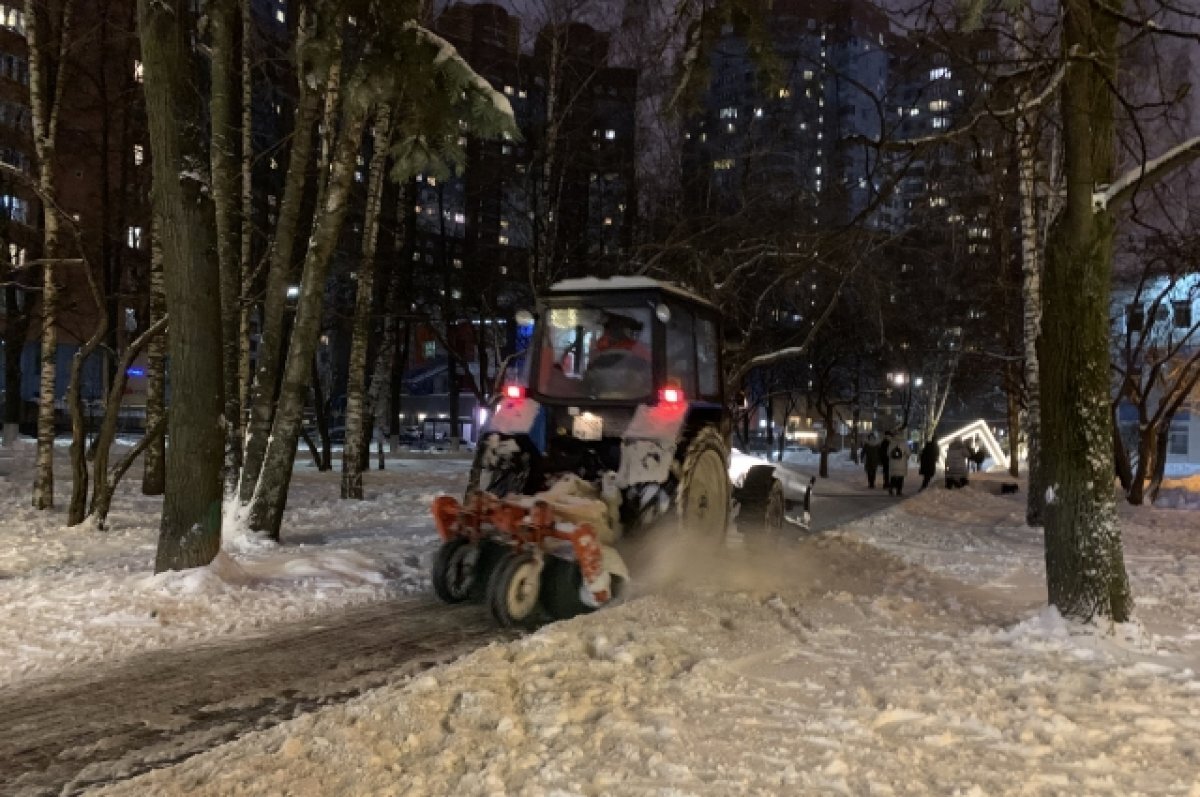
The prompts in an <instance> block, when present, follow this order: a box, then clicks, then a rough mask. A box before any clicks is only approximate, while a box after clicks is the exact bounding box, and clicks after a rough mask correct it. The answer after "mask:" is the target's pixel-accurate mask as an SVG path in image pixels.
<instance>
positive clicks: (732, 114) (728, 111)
mask: <svg viewBox="0 0 1200 797" xmlns="http://www.w3.org/2000/svg"><path fill="white" fill-rule="evenodd" d="M721 118H722V119H737V108H722V109H721Z"/></svg>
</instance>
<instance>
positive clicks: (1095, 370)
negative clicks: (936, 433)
mask: <svg viewBox="0 0 1200 797" xmlns="http://www.w3.org/2000/svg"><path fill="white" fill-rule="evenodd" d="M1116 26H1117V23H1116V22H1115V21H1114V20H1112V19H1111V18H1109V17H1107V16H1106V15H1104V14H1103V13H1101V12H1100V11H1098V10H1095V9H1094V7H1093V6H1092V5H1091V4H1090V3H1089V2H1088V1H1087V0H1064V2H1063V48H1062V49H1063V51H1064V52H1070V51H1072V49H1074V48H1079V49H1080V50H1082V51H1084V52H1088V53H1093V54H1095V55H1094V56H1093V59H1094V60H1091V61H1082V60H1081V61H1075V62H1073V63H1071V64H1070V65H1069V67H1068V72H1067V76H1066V79H1065V81H1064V84H1063V89H1062V98H1063V99H1062V102H1063V141H1064V147H1065V150H1064V151H1065V168H1066V181H1067V198H1066V204H1065V207H1064V210H1063V215H1062V217H1061V218H1060V219H1059V220H1058V222H1056V223H1055V225H1054V226H1053V227H1052V228H1051V231H1050V237H1049V241H1048V246H1047V261H1046V274H1045V285H1044V295H1043V301H1044V305H1043V311H1044V315H1043V319H1042V320H1043V328H1042V337H1041V345H1040V347H1039V350H1038V355H1039V357H1038V361H1039V363H1040V364H1041V368H1042V372H1041V377H1042V382H1041V389H1042V402H1041V406H1042V412H1043V428H1042V442H1043V443H1044V448H1043V449H1042V454H1043V457H1044V458H1043V462H1042V465H1043V466H1044V468H1045V470H1044V474H1045V476H1046V480H1047V483H1048V484H1049V485H1050V487H1051V488H1052V489H1053V491H1054V493H1053V500H1052V501H1049V502H1048V503H1047V506H1046V513H1045V529H1046V532H1045V543H1046V580H1047V587H1048V591H1049V596H1050V602H1051V604H1053V605H1054V606H1056V607H1057V608H1058V610H1059V611H1060V612H1061V613H1062V614H1063V615H1064V616H1066V617H1072V618H1077V619H1080V620H1085V621H1087V620H1092V619H1093V618H1096V617H1097V616H1099V617H1105V618H1108V619H1110V620H1112V621H1114V622H1125V621H1126V620H1128V619H1129V617H1130V613H1131V611H1132V609H1133V598H1132V595H1131V594H1130V590H1129V580H1128V576H1127V574H1126V571H1125V561H1124V555H1123V552H1122V545H1121V527H1120V524H1119V522H1118V520H1117V514H1116V497H1115V494H1114V492H1113V462H1112V428H1111V423H1112V420H1111V411H1110V407H1109V403H1110V399H1109V390H1110V386H1109V306H1108V305H1109V285H1110V284H1111V272H1112V235H1113V225H1114V222H1113V218H1112V215H1111V213H1110V212H1109V211H1108V209H1107V208H1099V209H1097V208H1095V207H1094V206H1093V195H1092V194H1093V190H1094V186H1096V185H1097V184H1101V183H1106V182H1109V180H1110V179H1111V173H1112V167H1113V140H1114V112H1113V99H1112V96H1111V94H1110V93H1109V85H1110V84H1111V83H1112V82H1114V81H1115V79H1116V63H1115V60H1116V55H1115V53H1116V40H1117V27H1116Z"/></svg>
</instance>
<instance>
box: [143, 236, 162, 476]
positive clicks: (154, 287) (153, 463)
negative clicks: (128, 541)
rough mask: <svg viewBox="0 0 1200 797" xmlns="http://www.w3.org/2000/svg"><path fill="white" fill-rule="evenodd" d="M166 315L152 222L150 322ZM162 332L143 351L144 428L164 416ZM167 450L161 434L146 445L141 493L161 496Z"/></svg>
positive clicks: (159, 239) (159, 241)
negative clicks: (144, 386) (144, 372)
mask: <svg viewBox="0 0 1200 797" xmlns="http://www.w3.org/2000/svg"><path fill="white" fill-rule="evenodd" d="M166 314H167V295H166V289H165V288H164V286H163V253H162V237H161V225H159V224H158V223H157V222H155V223H154V228H153V231H152V233H151V236H150V324H151V325H154V324H156V323H158V321H159V319H161V318H164V317H165V316H166ZM166 351H167V339H166V336H165V335H155V336H154V337H153V338H151V339H150V343H149V345H148V347H147V350H146V430H147V432H149V430H150V429H151V428H153V427H156V426H159V425H160V421H163V420H164V419H165V418H166V417H167V412H166V405H165V402H164V399H165V398H166V384H167V371H166ZM166 459H167V449H166V440H165V435H163V434H159V435H157V436H156V437H154V438H153V439H152V440H151V441H150V442H149V444H148V446H147V448H146V458H145V459H144V460H143V461H142V494H143V495H162V494H163V492H164V490H166V484H167V472H166Z"/></svg>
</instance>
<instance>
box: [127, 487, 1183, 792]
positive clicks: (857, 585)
mask: <svg viewBox="0 0 1200 797" xmlns="http://www.w3.org/2000/svg"><path fill="white" fill-rule="evenodd" d="M1022 501H1023V496H1005V497H1001V496H998V495H993V494H992V493H991V491H990V488H989V487H988V486H987V485H985V484H981V483H979V482H973V483H972V486H971V488H968V489H967V490H961V491H945V490H927V491H925V492H924V493H922V494H921V495H919V496H917V497H915V498H912V499H910V500H908V501H904V502H902V503H897V504H894V505H892V506H891V507H890V508H889V509H887V510H886V511H885V512H883V513H881V514H879V515H876V516H874V517H872V518H870V519H869V520H866V521H862V522H860V523H858V524H856V525H854V526H852V527H849V528H846V529H843V530H842V531H840V532H838V533H836V534H832V535H827V536H824V537H814V538H809V539H808V540H806V541H804V542H802V543H801V544H799V545H796V546H794V547H788V548H783V549H780V550H776V551H773V552H770V553H769V554H764V555H757V554H754V553H753V552H742V553H738V554H737V558H736V560H735V558H734V552H733V551H731V550H729V551H724V552H720V555H719V556H716V555H714V556H713V557H712V558H713V561H714V562H716V563H718V564H719V563H721V562H724V563H726V564H725V566H723V567H720V566H715V567H714V566H710V567H707V568H697V569H695V570H693V571H692V572H690V573H689V574H686V575H689V576H690V577H687V578H684V579H683V580H682V581H676V582H674V583H673V584H671V585H670V588H669V589H668V588H664V589H661V590H660V591H658V592H656V593H654V594H650V595H646V596H644V597H641V598H639V599H635V600H632V601H630V602H628V603H626V604H625V605H623V606H619V607H614V608H612V609H607V610H605V611H602V612H598V613H596V614H593V615H589V616H586V617H581V618H577V619H576V620H573V621H570V622H566V623H558V624H555V625H552V626H549V627H547V628H544V629H542V630H541V631H539V632H537V633H535V634H533V635H531V636H529V637H526V638H524V639H521V640H518V641H516V642H511V643H507V644H499V643H497V644H492V645H490V646H488V647H486V648H484V649H481V650H479V651H477V652H475V653H474V654H471V655H470V656H467V657H465V658H464V659H462V660H460V661H458V662H456V663H454V664H452V665H449V666H446V667H441V668H437V669H434V670H431V671H429V672H428V673H426V674H424V675H422V676H420V677H418V678H415V679H413V680H410V681H409V682H407V683H405V684H401V685H395V686H388V687H383V688H381V689H378V690H376V691H373V692H370V693H368V694H366V695H364V696H362V697H361V698H358V699H356V700H353V701H351V702H350V703H348V704H346V705H343V706H338V707H331V708H328V709H325V710H322V711H320V712H318V713H315V714H311V715H306V716H303V717H300V718H298V719H296V720H293V721H290V722H288V723H285V724H283V725H280V726H277V727H275V728H273V729H270V730H267V731H264V732H260V733H254V734H251V735H249V736H247V737H244V738H243V739H241V740H239V741H237V742H235V743H232V744H229V745H226V746H224V747H222V748H218V749H215V750H212V751H210V752H208V753H205V754H202V755H200V756H197V757H195V758H192V759H190V760H188V761H186V762H184V763H182V764H180V765H177V766H175V767H172V768H170V769H165V770H160V771H157V772H153V773H149V774H147V775H145V776H143V777H140V778H137V779H135V780H133V781H130V782H128V783H125V784H121V785H120V786H117V787H115V788H112V789H110V790H109V791H108V792H106V793H111V794H135V795H140V794H151V793H157V794H182V793H188V794H201V795H204V794H221V795H243V794H244V795H250V794H263V793H288V794H294V795H326V794H375V793H386V794H399V795H429V794H462V795H492V794H514V795H516V794H520V795H530V796H535V795H545V796H546V797H549V795H592V794H630V795H743V794H745V795H775V794H846V795H860V794H861V795H867V794H870V795H900V794H903V795H948V794H959V795H1003V794H1021V795H1058V794H1064V793H1074V794H1089V795H1101V794H1110V795H1130V794H1179V795H1196V794H1200V771H1198V770H1197V768H1196V763H1195V762H1196V760H1197V758H1198V757H1200V714H1198V713H1197V709H1196V705H1197V699H1198V698H1200V676H1198V675H1197V672H1198V671H1200V620H1198V617H1200V613H1198V612H1197V609H1200V540H1198V539H1197V537H1196V535H1195V534H1194V530H1192V529H1190V528H1189V526H1188V524H1186V523H1184V522H1182V521H1181V520H1180V516H1182V515H1183V514H1184V513H1168V512H1154V511H1152V510H1145V511H1137V512H1132V511H1131V512H1128V513H1126V516H1125V528H1126V549H1127V563H1128V567H1129V571H1130V573H1131V577H1132V579H1133V585H1134V591H1135V595H1137V596H1138V599H1139V607H1140V608H1139V616H1138V619H1139V623H1137V624H1130V625H1127V626H1122V627H1120V628H1118V629H1115V633H1112V634H1110V633H1107V630H1106V629H1100V630H1099V631H1097V630H1095V629H1092V628H1085V627H1080V626H1078V625H1075V624H1072V623H1068V622H1066V621H1064V620H1063V619H1062V618H1061V617H1059V616H1058V615H1057V613H1055V612H1054V611H1052V610H1049V609H1046V608H1045V588H1044V583H1043V581H1042V580H1041V578H1042V577H1041V571H1040V567H1041V565H1040V562H1041V549H1040V534H1041V532H1040V531H1039V530H1036V529H1028V528H1025V527H1024V526H1022V525H1020V524H1019V522H1018V518H1019V517H1020V516H1021V515H1022V513H1023V504H1022ZM693 547H695V546H693Z"/></svg>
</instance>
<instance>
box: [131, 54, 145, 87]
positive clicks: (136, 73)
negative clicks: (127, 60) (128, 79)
mask: <svg viewBox="0 0 1200 797" xmlns="http://www.w3.org/2000/svg"><path fill="white" fill-rule="evenodd" d="M144 78H145V71H144V70H143V68H142V62H141V61H139V60H137V59H136V58H135V59H134V60H133V79H134V80H135V81H137V82H138V83H141V82H142V80H143V79H144Z"/></svg>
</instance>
